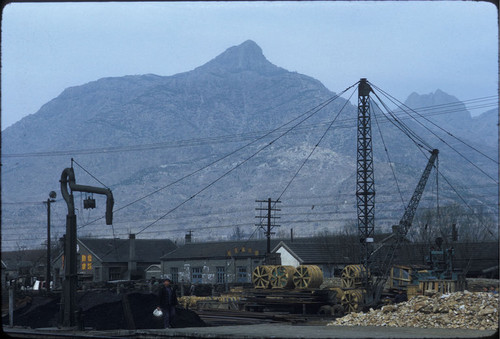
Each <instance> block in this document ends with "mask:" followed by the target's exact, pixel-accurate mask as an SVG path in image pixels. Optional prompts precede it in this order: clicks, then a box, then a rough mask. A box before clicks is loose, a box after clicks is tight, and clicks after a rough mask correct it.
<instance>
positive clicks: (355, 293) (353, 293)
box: [341, 289, 364, 313]
mask: <svg viewBox="0 0 500 339" xmlns="http://www.w3.org/2000/svg"><path fill="white" fill-rule="evenodd" d="M363 299H364V291H363V290H361V289H357V290H346V291H344V294H343V295H342V298H341V304H342V307H343V308H344V311H345V312H346V313H351V312H358V311H360V310H361V309H362V308H363Z"/></svg>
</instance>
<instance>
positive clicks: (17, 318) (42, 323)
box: [2, 296, 59, 328]
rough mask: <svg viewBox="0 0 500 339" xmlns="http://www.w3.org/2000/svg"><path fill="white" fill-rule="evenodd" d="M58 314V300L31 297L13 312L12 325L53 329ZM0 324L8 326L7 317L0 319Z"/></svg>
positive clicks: (56, 298)
mask: <svg viewBox="0 0 500 339" xmlns="http://www.w3.org/2000/svg"><path fill="white" fill-rule="evenodd" d="M58 314H59V298H58V297H55V298H54V297H53V298H50V297H44V296H33V297H32V298H30V300H29V302H28V303H27V304H26V305H24V306H23V307H21V308H18V309H17V310H15V311H14V325H15V326H25V327H31V328H39V327H55V326H57V316H58ZM2 324H3V325H4V326H5V325H8V324H9V315H8V314H7V315H5V316H3V317H2Z"/></svg>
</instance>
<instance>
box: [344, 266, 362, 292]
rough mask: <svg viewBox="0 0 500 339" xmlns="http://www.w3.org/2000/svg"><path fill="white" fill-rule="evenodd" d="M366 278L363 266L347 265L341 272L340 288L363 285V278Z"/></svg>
mask: <svg viewBox="0 0 500 339" xmlns="http://www.w3.org/2000/svg"><path fill="white" fill-rule="evenodd" d="M365 276H366V269H365V267H364V266H363V265H347V266H346V267H344V269H343V270H342V275H341V280H340V282H341V284H342V285H341V286H342V288H356V287H359V286H362V285H363V278H364V277H365Z"/></svg>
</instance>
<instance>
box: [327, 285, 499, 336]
mask: <svg viewBox="0 0 500 339" xmlns="http://www.w3.org/2000/svg"><path fill="white" fill-rule="evenodd" d="M498 316H499V314H498V294H493V293H485V292H468V291H464V292H456V293H451V294H443V295H435V296H433V297H427V296H416V297H414V298H412V299H411V300H409V301H407V302H403V303H400V304H395V305H386V306H384V307H382V308H381V309H379V310H373V309H370V312H368V313H351V314H348V315H346V316H345V317H343V318H339V319H335V321H333V322H332V323H330V324H329V325H343V326H389V327H419V328H463V329H476V330H495V329H498Z"/></svg>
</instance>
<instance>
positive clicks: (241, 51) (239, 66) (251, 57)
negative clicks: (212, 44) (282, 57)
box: [197, 40, 280, 73]
mask: <svg viewBox="0 0 500 339" xmlns="http://www.w3.org/2000/svg"><path fill="white" fill-rule="evenodd" d="M197 70H199V71H200V70H208V71H218V72H220V71H227V72H231V73H236V72H243V71H256V72H259V73H268V72H273V71H277V70H280V68H279V67H277V66H275V65H273V64H272V63H270V62H269V61H268V60H267V59H266V57H265V56H264V54H263V53H262V49H261V48H260V47H259V45H257V44H256V43H255V42H254V41H252V40H247V41H245V42H243V43H242V44H240V45H238V46H233V47H230V48H228V49H227V50H226V51H224V52H223V53H221V54H220V55H218V56H217V57H215V58H214V59H212V60H211V61H209V62H207V63H206V64H205V65H203V66H201V67H198V68H197Z"/></svg>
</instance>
